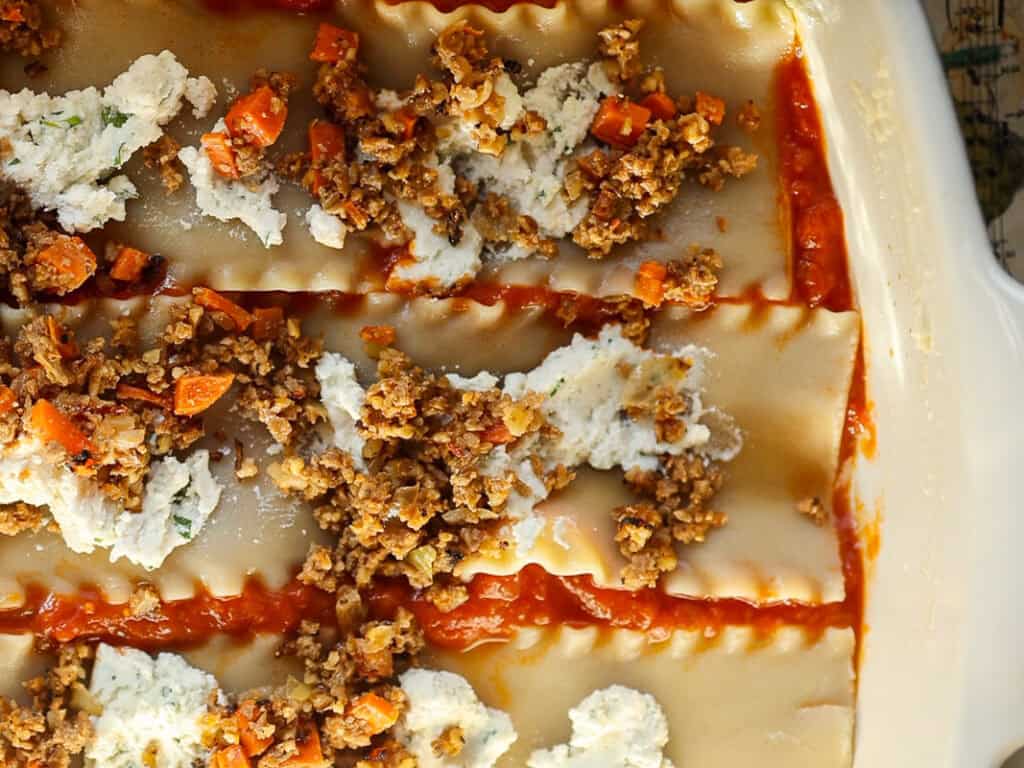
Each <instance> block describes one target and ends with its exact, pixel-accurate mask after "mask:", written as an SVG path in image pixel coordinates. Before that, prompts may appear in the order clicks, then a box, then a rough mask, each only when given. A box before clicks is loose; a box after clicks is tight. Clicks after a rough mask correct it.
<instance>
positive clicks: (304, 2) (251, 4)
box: [203, 0, 334, 13]
mask: <svg viewBox="0 0 1024 768" xmlns="http://www.w3.org/2000/svg"><path fill="white" fill-rule="evenodd" d="M203 5H205V6H206V7H207V8H209V9H210V10H211V11H216V12H218V13H240V12H242V11H260V10H271V11H287V12H290V13H317V12H321V11H327V10H329V9H330V8H331V7H332V6H333V5H334V0H203Z"/></svg>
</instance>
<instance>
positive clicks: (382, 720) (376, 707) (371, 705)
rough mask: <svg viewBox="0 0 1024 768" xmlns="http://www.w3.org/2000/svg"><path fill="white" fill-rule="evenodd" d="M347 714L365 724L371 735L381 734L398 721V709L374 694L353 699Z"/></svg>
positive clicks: (365, 694) (366, 694)
mask: <svg viewBox="0 0 1024 768" xmlns="http://www.w3.org/2000/svg"><path fill="white" fill-rule="evenodd" d="M349 714H351V715H353V716H354V717H357V718H359V719H360V720H362V721H363V722H364V723H366V724H367V725H368V726H369V727H370V732H371V733H373V734H378V733H383V732H384V731H386V730H387V729H388V728H390V727H391V726H392V725H394V724H395V723H396V722H397V721H398V707H396V706H395V705H394V704H392V703H391V702H390V701H388V700H387V699H385V698H384V697H383V696H378V695H377V694H376V693H364V694H363V695H362V696H359V697H358V698H356V699H354V700H353V701H352V703H351V704H350V705H349Z"/></svg>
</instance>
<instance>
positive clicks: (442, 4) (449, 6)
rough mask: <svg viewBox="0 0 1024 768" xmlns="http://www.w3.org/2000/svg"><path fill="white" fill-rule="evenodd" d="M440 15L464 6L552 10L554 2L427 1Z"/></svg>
mask: <svg viewBox="0 0 1024 768" xmlns="http://www.w3.org/2000/svg"><path fill="white" fill-rule="evenodd" d="M404 1H405V0H387V3H388V4H389V5H401V4H402V3H403V2H404ZM429 1H430V4H431V5H433V6H434V7H435V8H437V10H439V11H441V13H451V12H452V11H454V10H457V9H459V8H461V7H462V6H464V5H470V4H471V3H472V5H481V6H483V7H484V8H486V9H487V10H489V11H494V12H495V13H504V12H505V11H507V10H508V9H509V8H511V7H512V6H514V5H520V4H522V3H527V4H529V5H536V6H540V7H541V8H554V7H555V0H471V2H470V1H468V0H429Z"/></svg>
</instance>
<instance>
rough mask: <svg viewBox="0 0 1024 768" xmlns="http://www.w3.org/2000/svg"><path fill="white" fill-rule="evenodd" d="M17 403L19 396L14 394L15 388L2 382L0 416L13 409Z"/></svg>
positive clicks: (0, 386)
mask: <svg viewBox="0 0 1024 768" xmlns="http://www.w3.org/2000/svg"><path fill="white" fill-rule="evenodd" d="M17 404H18V396H17V395H15V394H14V390H13V389H11V388H10V387H5V386H3V385H2V384H0V416H2V415H3V414H5V413H10V412H11V411H13V410H14V406H16V405H17Z"/></svg>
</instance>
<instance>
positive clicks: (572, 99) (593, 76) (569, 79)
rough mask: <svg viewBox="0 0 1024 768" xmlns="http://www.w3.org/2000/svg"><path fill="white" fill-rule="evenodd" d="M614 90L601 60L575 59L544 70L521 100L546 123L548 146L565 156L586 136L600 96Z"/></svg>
mask: <svg viewBox="0 0 1024 768" xmlns="http://www.w3.org/2000/svg"><path fill="white" fill-rule="evenodd" d="M617 92H618V88H616V87H615V86H614V85H613V84H612V82H611V80H609V79H608V75H607V74H606V73H605V71H604V66H603V65H602V64H601V63H600V62H594V63H593V64H590V65H587V63H586V62H583V61H574V62H568V63H566V64H559V65H558V66H557V67H548V68H547V69H545V70H544V71H543V72H542V73H541V75H540V77H539V78H537V84H536V85H535V86H534V87H533V88H531V89H530V90H529V91H527V92H526V95H525V96H524V97H523V102H524V103H525V105H526V108H527V109H529V110H532V111H534V112H536V113H537V114H539V115H540V116H541V117H543V118H544V120H545V122H547V124H548V127H547V131H546V133H547V140H548V143H549V144H550V145H551V149H552V150H553V151H554V152H555V153H556V154H559V155H565V154H568V153H570V152H572V151H573V150H574V149H576V147H578V146H579V145H580V143H581V142H582V141H583V140H584V139H585V138H586V137H587V132H588V131H589V130H590V124H591V123H592V122H593V121H594V116H595V115H596V114H597V110H598V108H599V107H600V106H601V99H603V98H604V97H605V96H609V95H611V94H613V93H617Z"/></svg>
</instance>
